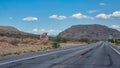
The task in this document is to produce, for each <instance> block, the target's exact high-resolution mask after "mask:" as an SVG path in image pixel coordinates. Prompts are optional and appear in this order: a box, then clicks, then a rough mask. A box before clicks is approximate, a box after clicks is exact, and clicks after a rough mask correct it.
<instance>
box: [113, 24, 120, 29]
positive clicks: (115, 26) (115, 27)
mask: <svg viewBox="0 0 120 68" xmlns="http://www.w3.org/2000/svg"><path fill="white" fill-rule="evenodd" d="M111 28H114V29H119V28H120V25H112V26H111Z"/></svg>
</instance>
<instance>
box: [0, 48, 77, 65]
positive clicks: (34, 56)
mask: <svg viewBox="0 0 120 68" xmlns="http://www.w3.org/2000/svg"><path fill="white" fill-rule="evenodd" d="M70 49H71V48H70ZM70 49H66V50H60V51H56V52H50V53H46V54H41V55H36V56H32V57H28V58H23V59H18V60H13V61H8V62H4V63H0V66H1V65H5V64H9V63H14V62H18V61H24V60H28V59H32V58H37V57H41V56H45V55H49V54H55V53H58V52H62V51H67V50H70ZM74 49H77V48H74Z"/></svg>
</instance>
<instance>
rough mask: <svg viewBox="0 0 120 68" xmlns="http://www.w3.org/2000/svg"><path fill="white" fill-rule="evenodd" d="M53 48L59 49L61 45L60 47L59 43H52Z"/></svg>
mask: <svg viewBox="0 0 120 68" xmlns="http://www.w3.org/2000/svg"><path fill="white" fill-rule="evenodd" d="M52 47H53V48H59V47H60V45H59V43H58V42H53V43H52Z"/></svg>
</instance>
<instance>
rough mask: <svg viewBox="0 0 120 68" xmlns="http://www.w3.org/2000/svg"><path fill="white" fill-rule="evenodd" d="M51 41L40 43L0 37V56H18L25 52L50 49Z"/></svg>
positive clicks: (27, 39)
mask: <svg viewBox="0 0 120 68" xmlns="http://www.w3.org/2000/svg"><path fill="white" fill-rule="evenodd" d="M51 48H52V47H51V41H47V42H41V40H37V39H30V38H24V39H19V38H9V37H0V55H1V56H6V55H12V54H15V55H19V54H21V53H26V52H35V51H43V50H49V49H51Z"/></svg>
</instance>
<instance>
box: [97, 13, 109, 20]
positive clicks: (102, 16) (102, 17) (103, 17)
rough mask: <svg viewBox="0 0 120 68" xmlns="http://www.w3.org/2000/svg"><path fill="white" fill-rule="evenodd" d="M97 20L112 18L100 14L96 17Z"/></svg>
mask: <svg viewBox="0 0 120 68" xmlns="http://www.w3.org/2000/svg"><path fill="white" fill-rule="evenodd" d="M96 18H101V19H108V18H110V15H107V14H104V13H101V14H98V15H97V16H96Z"/></svg>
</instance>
